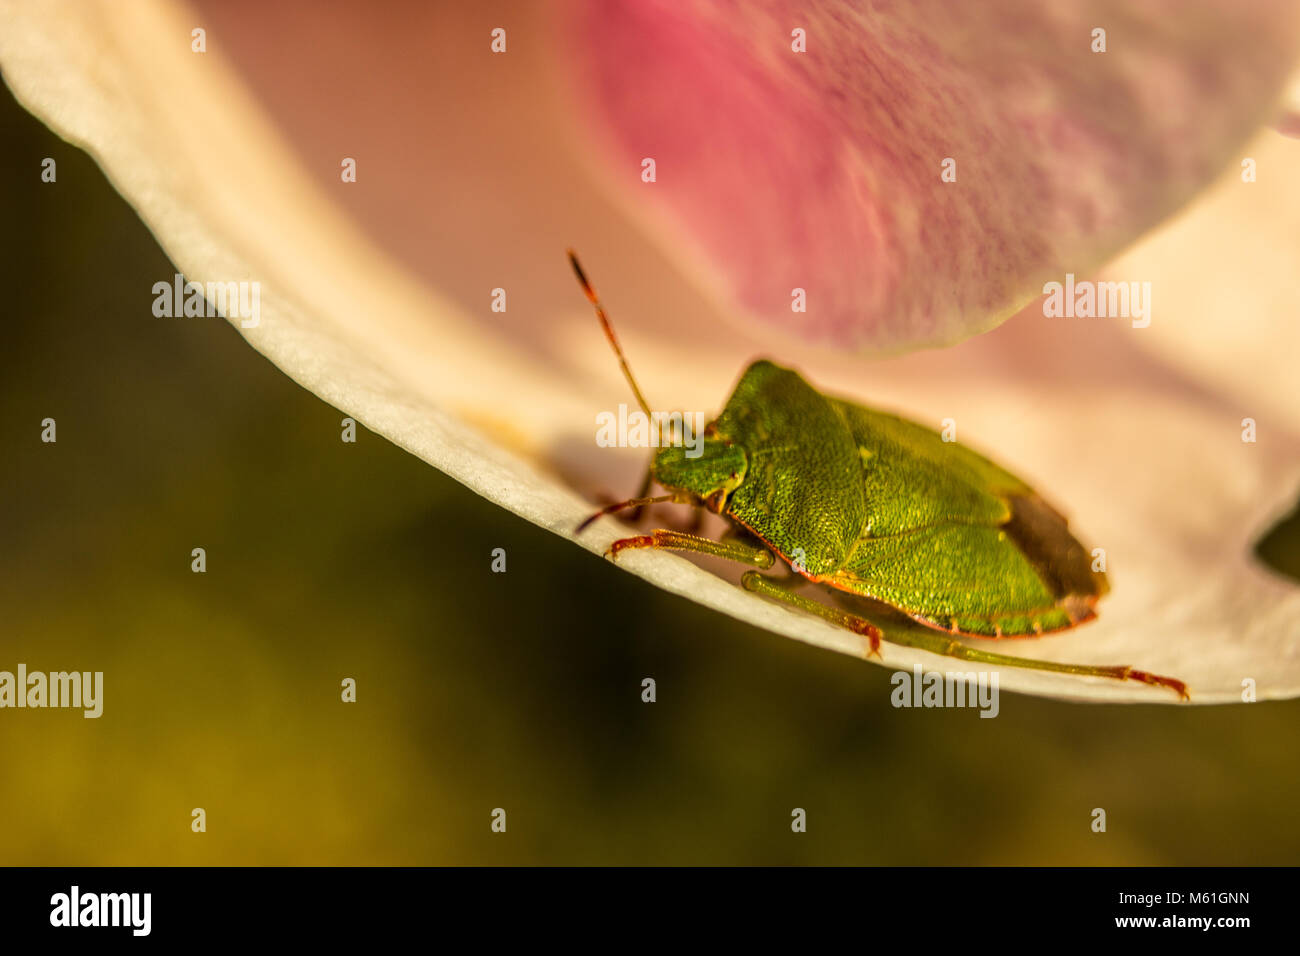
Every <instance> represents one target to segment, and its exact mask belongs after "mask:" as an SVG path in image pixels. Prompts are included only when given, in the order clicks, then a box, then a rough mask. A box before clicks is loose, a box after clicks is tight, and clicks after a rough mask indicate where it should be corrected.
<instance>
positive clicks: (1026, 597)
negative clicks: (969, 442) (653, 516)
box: [652, 360, 1108, 637]
mask: <svg viewBox="0 0 1300 956" xmlns="http://www.w3.org/2000/svg"><path fill="white" fill-rule="evenodd" d="M652 471H653V476H654V478H655V480H656V481H658V482H659V483H660V484H661V485H663V486H664V487H666V488H669V489H671V490H673V491H683V492H687V493H689V494H691V495H693V496H696V497H698V498H700V499H703V500H704V501H705V502H706V503H707V504H708V506H709V507H710V508H711V509H712V510H714V511H716V512H718V513H719V514H721V515H722V516H723V517H725V518H727V519H730V520H731V521H734V522H735V523H737V524H738V525H741V526H742V527H744V528H746V529H748V531H750V532H751V533H752V534H753V535H755V536H756V537H758V538H760V539H761V540H762V541H763V542H764V543H765V544H766V545H767V546H768V547H769V548H770V549H772V550H773V551H775V552H776V553H777V554H779V555H780V556H781V557H782V558H783V559H784V560H785V561H786V562H788V563H790V564H792V565H793V566H794V568H795V570H797V571H799V572H800V573H802V574H804V575H805V576H806V577H808V578H811V579H812V580H814V581H818V582H820V583H823V584H826V585H829V586H831V587H833V588H836V589H838V590H841V591H847V592H851V593H854V594H860V595H863V596H866V597H869V598H872V599H875V600H878V601H881V602H884V603H885V604H888V605H891V606H893V607H895V608H898V609H899V610H901V611H903V612H904V613H906V614H908V615H910V616H912V617H913V618H915V619H917V620H918V621H921V622H922V623H925V624H928V625H932V626H934V627H938V628H941V629H943V630H947V631H952V632H954V633H959V634H968V635H973V636H980V637H1002V636H1007V637H1012V636H1023V635H1032V634H1041V633H1047V632H1050V631H1057V630H1061V629H1064V628H1069V627H1072V626H1074V625H1075V624H1079V623H1081V622H1083V621H1086V620H1088V619H1090V618H1092V617H1093V616H1095V612H1094V610H1093V606H1094V604H1095V603H1096V601H1097V599H1098V598H1099V597H1101V595H1103V594H1105V593H1106V591H1107V590H1108V585H1107V582H1106V576H1105V574H1104V573H1101V572H1094V571H1093V570H1092V568H1091V559H1090V555H1089V554H1088V552H1087V551H1086V550H1085V549H1084V548H1083V546H1082V545H1080V544H1079V542H1078V541H1076V540H1075V538H1074V537H1073V535H1071V534H1070V532H1069V530H1068V528H1067V524H1066V520H1065V518H1063V517H1062V516H1061V515H1060V514H1059V513H1057V512H1056V511H1055V510H1054V509H1053V508H1051V506H1049V505H1048V504H1047V503H1046V502H1044V501H1043V499H1042V498H1040V497H1039V496H1038V495H1037V494H1035V493H1034V491H1033V490H1032V489H1031V488H1029V487H1028V486H1027V485H1026V484H1025V483H1024V482H1022V481H1021V480H1020V479H1018V478H1016V477H1015V476H1014V475H1012V474H1010V473H1008V472H1006V471H1004V470H1003V469H1001V468H999V467H998V466H997V465H995V464H993V463H992V462H990V461H989V460H988V459H986V458H983V457H981V456H980V455H977V454H975V453H974V452H972V451H970V450H969V449H967V448H963V447H962V446H961V445H959V444H956V443H955V442H945V441H944V440H943V439H942V438H941V437H940V436H939V434H938V433H937V432H934V431H932V430H931V429H928V428H925V427H923V426H921V425H918V424H916V423H914V422H910V421H907V420H906V419H903V418H899V417H897V416H895V415H889V414H885V413H883V412H877V411H872V410H871V409H867V408H863V407H862V406H861V405H857V404H854V403H853V402H849V401H845V400H843V399H837V398H832V397H829V396H826V395H823V394H822V393H820V392H819V391H817V390H816V389H815V388H813V387H812V386H811V385H809V384H808V383H807V382H806V381H805V380H804V379H803V378H802V377H801V376H800V375H799V374H798V373H797V372H794V371H791V370H790V369H786V368H782V367H780V366H778V365H775V364H774V363H772V362H769V361H766V360H760V361H757V362H754V363H753V364H752V365H750V366H749V368H748V369H746V370H745V373H744V375H743V376H742V377H741V379H740V382H739V383H738V384H737V386H736V389H735V391H734V392H733V393H732V396H731V399H730V400H729V401H728V402H727V405H726V408H725V409H724V410H723V412H722V414H721V415H719V416H718V418H717V420H716V421H714V422H712V423H710V425H709V426H708V429H707V431H706V440H705V442H704V444H703V448H702V452H701V454H700V455H699V457H697V458H688V457H686V454H685V449H683V448H680V447H669V448H663V449H661V450H660V451H659V452H658V453H657V454H656V455H655V459H654V463H653V466H652Z"/></svg>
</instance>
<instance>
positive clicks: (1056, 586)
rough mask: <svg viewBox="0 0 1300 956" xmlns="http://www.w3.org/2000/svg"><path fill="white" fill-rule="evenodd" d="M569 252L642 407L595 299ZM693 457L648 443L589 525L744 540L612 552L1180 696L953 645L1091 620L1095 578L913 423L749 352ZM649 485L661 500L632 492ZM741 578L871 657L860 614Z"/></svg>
mask: <svg viewBox="0 0 1300 956" xmlns="http://www.w3.org/2000/svg"><path fill="white" fill-rule="evenodd" d="M570 258H571V261H572V263H573V266H574V270H575V271H576V272H577V274H578V278H579V280H580V281H581V283H582V285H583V288H584V290H586V292H587V296H588V298H589V299H590V300H591V302H592V304H593V305H594V306H595V307H596V310H597V314H598V315H599V317H600V319H601V322H602V324H603V325H604V328H605V332H606V335H607V336H608V338H609V340H610V343H611V344H612V345H613V347H614V350H615V352H616V354H617V355H618V357H619V361H620V363H621V365H622V367H623V371H624V374H625V376H626V377H627V379H628V382H629V384H630V385H631V386H632V390H633V392H634V393H635V394H636V397H637V401H638V402H639V403H640V404H641V406H642V409H643V410H644V411H645V412H646V414H647V416H649V415H650V412H649V408H648V406H647V405H646V402H645V399H644V397H643V396H642V395H641V391H640V389H639V387H638V386H637V385H636V383H635V380H634V379H633V378H632V374H631V371H630V369H629V368H628V365H627V361H626V359H625V358H624V357H623V354H622V350H621V348H620V347H619V345H618V341H617V339H616V337H615V336H614V334H613V330H612V328H611V327H610V325H609V321H608V319H607V318H606V316H605V313H604V309H603V308H602V307H601V305H600V301H599V299H598V298H597V297H596V294H595V292H594V291H593V290H592V288H591V285H590V283H589V282H588V281H587V279H586V276H585V275H584V274H583V272H582V269H581V267H580V266H579V265H578V262H577V259H576V258H574V257H573V254H572V253H570ZM692 454H694V455H695V457H691V456H690V455H688V454H687V449H686V448H684V447H678V446H673V445H669V446H668V447H662V448H660V449H659V451H658V452H656V454H655V456H654V459H653V461H652V463H651V466H650V471H649V474H648V475H647V480H646V487H645V489H644V490H643V492H642V494H641V495H639V496H638V497H636V498H633V499H631V500H630V501H626V502H621V503H620V504H618V505H614V506H612V507H610V508H606V509H604V510H603V511H601V512H599V513H597V515H594V516H593V517H592V518H591V519H589V521H590V520H594V519H595V518H597V517H599V516H600V515H603V514H609V513H612V512H615V511H618V510H621V509H623V508H629V507H639V506H642V505H646V504H651V503H655V502H663V501H672V502H676V503H680V504H686V505H694V506H697V507H703V508H706V509H708V510H709V511H712V512H714V513H716V514H718V515H721V516H722V517H723V518H725V519H727V520H728V521H729V522H730V523H731V524H732V525H733V527H734V528H736V529H737V530H738V531H740V532H742V534H743V538H728V539H724V540H722V541H714V540H712V539H709V538H704V537H700V536H697V535H693V534H687V533H684V532H680V531H671V530H666V529H660V530H656V531H652V532H650V533H649V534H644V535H638V536H636V537H632V538H624V539H621V540H619V541H616V542H614V544H613V545H612V546H611V548H610V554H611V556H612V557H615V558H617V556H618V555H619V554H620V553H622V552H623V551H626V550H628V549H631V548H667V549H673V550H681V551H694V552H698V553H704V554H712V555H717V556H720V557H724V558H729V559H732V560H736V561H741V562H744V563H747V564H750V565H752V566H753V567H754V568H758V569H763V570H766V569H768V568H771V567H772V566H773V565H774V564H775V562H776V559H777V558H780V559H781V560H782V561H783V562H785V563H786V564H788V565H789V566H790V567H791V568H792V570H793V571H795V572H796V573H797V574H799V575H801V576H802V577H803V578H806V579H808V580H810V581H813V582H816V583H817V584H821V585H825V586H827V587H830V588H833V589H835V590H837V591H841V592H845V593H849V594H855V595H859V596H861V597H864V598H869V599H871V600H873V601H877V602H881V603H883V604H886V605H888V606H890V607H892V608H895V609H897V610H898V611H901V612H902V613H904V614H906V615H908V616H909V617H911V618H912V619H913V620H915V621H917V622H919V623H921V624H923V625H925V626H926V629H911V630H909V631H907V632H906V633H905V634H904V633H903V632H902V631H901V630H900V631H899V632H898V633H897V634H896V633H895V632H894V631H891V634H890V640H891V641H895V642H898V643H906V644H909V645H911V646H917V647H922V648H924V649H926V650H930V651H934V652H936V653H940V654H944V655H947V656H950V657H958V658H962V659H964V660H970V661H975V662H981V663H986V664H991V665H1004V666H1017V667H1028V668H1034V669H1040V670H1050V671H1058V672H1063V673H1070V674H1080V675H1091V676H1101V677H1111V678H1116V679H1121V680H1125V679H1127V680H1138V681H1142V682H1145V683H1148V684H1153V685H1157V686H1164V687H1168V688H1170V689H1172V690H1174V691H1176V692H1177V693H1178V694H1179V695H1180V696H1183V697H1186V696H1187V694H1186V688H1185V686H1184V685H1183V683H1182V682H1181V681H1178V680H1175V679H1173V678H1168V677H1160V676H1158V675H1155V674H1150V673H1147V672H1145V671H1140V670H1135V669H1133V668H1131V667H1127V666H1116V667H1097V666H1089V665H1074V664H1059V663H1054V662H1050V661H1036V660H1029V659H1022V658H1016V657H1010V656H1007V655H1002V654H995V653H992V652H987V651H983V650H980V649H978V648H975V647H971V646H970V645H967V644H965V643H962V642H961V641H958V640H957V639H956V637H957V636H974V637H985V638H1005V637H1026V636H1038V635H1042V634H1047V633H1051V632H1053V631H1061V630H1065V629H1068V628H1072V627H1075V626H1077V625H1079V624H1082V623H1084V622H1085V621H1089V620H1091V619H1092V618H1094V617H1095V616H1096V610H1095V607H1096V603H1097V601H1098V599H1099V598H1100V597H1101V596H1102V595H1104V594H1105V593H1106V592H1107V590H1108V589H1109V586H1108V583H1107V581H1106V576H1105V574H1104V573H1103V572H1100V571H1097V572H1094V571H1093V570H1092V567H1091V556H1090V555H1089V553H1088V552H1087V551H1086V550H1085V549H1084V548H1083V546H1082V545H1081V544H1079V542H1078V541H1077V540H1075V538H1074V536H1073V535H1072V534H1071V533H1070V531H1069V529H1068V526H1067V523H1066V520H1065V518H1064V517H1062V516H1061V515H1060V514H1059V513H1058V512H1057V511H1055V510H1054V509H1053V508H1052V507H1051V506H1050V505H1048V504H1047V503H1046V502H1044V501H1043V499H1042V498H1040V497H1039V496H1038V495H1037V494H1036V493H1035V492H1034V491H1033V490H1032V489H1031V488H1030V487H1029V486H1027V485H1026V484H1025V483H1024V482H1022V481H1021V480H1020V479H1018V478H1016V477H1015V476H1014V475H1012V474H1010V473H1009V472H1007V471H1005V470H1003V469H1002V468H999V467H998V466H997V465H995V464H993V463H992V462H991V461H989V460H987V459H986V458H983V457H982V456H980V455H978V454H976V453H975V452H972V451H970V450H969V449H967V448H964V447H962V446H960V445H958V444H956V443H953V442H945V441H943V439H942V438H941V437H940V436H939V435H938V434H937V433H936V432H934V431H931V430H930V429H928V428H925V427H924V426H921V425H918V424H916V423H914V422H910V421H907V420H906V419H903V418H899V417H897V416H894V415H889V414H885V413H882V412H878V411H874V410H872V409H868V408H864V407H862V406H861V405H857V404H855V403H853V402H850V401H847V400H844V399H840V398H834V397H830V396H826V395H823V394H822V393H821V392H819V391H818V390H817V389H815V388H813V386H811V385H810V384H808V382H806V381H805V380H804V379H803V378H802V377H801V376H800V375H799V374H798V373H797V372H795V371H792V370H790V369H787V368H782V367H781V366H779V365H776V364H774V363H772V362H769V361H766V360H760V361H757V362H754V363H753V364H752V365H750V366H749V368H748V369H746V370H745V372H744V374H743V375H742V376H741V378H740V381H739V383H738V384H737V385H736V388H735V391H734V392H733V393H732V395H731V398H730V400H729V401H728V402H727V404H726V407H725V408H724V409H723V411H722V413H721V414H720V415H719V416H718V417H717V419H716V420H714V421H713V422H710V423H709V425H708V426H707V428H706V429H705V433H704V441H703V443H702V445H700V446H698V447H696V448H695V449H693V450H692ZM652 483H657V484H659V485H661V486H663V487H664V488H665V489H666V490H667V492H668V494H665V495H661V496H658V497H646V492H647V491H648V490H649V486H650V485H651V484H652ZM584 527H585V525H584ZM580 530H581V529H580ZM745 539H748V540H745ZM751 542H752V543H751ZM741 582H742V584H743V585H744V587H745V588H746V589H748V590H751V591H754V592H756V593H759V594H763V595H764V596H766V597H769V598H773V599H776V600H779V601H782V602H784V603H787V604H790V605H793V606H794V607H797V608H800V609H802V610H805V611H808V612H810V613H813V614H817V615H818V616H821V617H823V618H826V619H828V620H830V621H832V622H833V623H836V624H839V625H841V626H843V627H847V628H849V629H850V630H853V631H855V632H857V633H859V634H862V635H863V636H864V637H865V638H867V640H868V641H869V643H870V647H871V649H872V651H873V652H877V651H878V648H879V644H880V641H881V638H882V634H881V631H880V629H879V628H878V627H876V626H875V625H874V624H872V623H871V622H870V621H868V620H866V619H865V618H864V617H861V616H859V615H856V614H852V613H849V612H846V611H842V610H838V609H836V608H832V607H830V606H828V605H826V604H823V603H821V602H818V601H814V600H812V599H810V598H808V597H806V596H804V595H801V594H798V593H795V592H794V591H793V590H791V589H790V587H789V586H788V585H786V584H785V583H783V582H782V581H780V580H778V579H776V578H772V577H768V576H765V575H763V574H760V573H759V572H758V571H756V570H752V571H749V572H746V574H745V575H744V576H743V577H742V579H741ZM927 629H928V630H927ZM941 632H942V633H941Z"/></svg>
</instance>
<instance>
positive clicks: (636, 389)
mask: <svg viewBox="0 0 1300 956" xmlns="http://www.w3.org/2000/svg"><path fill="white" fill-rule="evenodd" d="M568 253H569V263H570V264H571V265H572V266H573V272H574V274H575V275H577V277H578V283H579V284H580V285H581V286H582V291H583V292H585V293H586V294H587V301H588V302H590V303H591V304H592V305H593V306H595V308H596V317H597V318H598V319H600V325H601V327H602V328H603V329H604V330H605V338H607V339H609V344H610V346H611V347H612V348H613V349H614V354H615V355H617V356H618V364H619V365H620V366H621V367H622V369H623V377H624V378H625V379H627V384H628V385H630V386H631V387H632V394H633V395H635V396H636V403H637V404H638V405H640V406H641V411H643V412H645V417H646V419H647V420H649V421H651V422H656V423H658V424H659V429H660V432H661V433H662V431H663V424H662V422H661V421H660V419H658V418H656V417H655V415H654V413H652V412H651V411H650V405H649V403H648V402H646V400H645V396H644V395H642V394H641V387H640V386H639V385H637V383H636V379H635V378H633V377H632V369H631V368H630V367H629V366H628V364H627V356H625V355H624V354H623V348H622V346H620V345H619V344H618V336H616V335H615V334H614V327H613V326H612V325H610V324H609V316H607V315H606V314H605V307H604V306H603V305H601V304H600V297H599V296H597V295H596V290H595V289H593V288H592V287H591V281H590V280H589V279H588V278H587V273H585V272H583V271H582V266H581V265H580V264H579V263H578V256H577V254H576V253H574V251H573V250H572V249H570V250H568Z"/></svg>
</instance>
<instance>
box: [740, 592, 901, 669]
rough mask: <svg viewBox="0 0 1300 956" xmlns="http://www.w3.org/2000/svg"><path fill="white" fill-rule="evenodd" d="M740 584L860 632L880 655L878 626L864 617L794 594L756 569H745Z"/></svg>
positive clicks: (874, 652) (874, 651)
mask: <svg viewBox="0 0 1300 956" xmlns="http://www.w3.org/2000/svg"><path fill="white" fill-rule="evenodd" d="M740 583H741V585H742V586H743V587H744V589H745V590H746V591H753V592H754V593H755V594H761V595H763V597H769V598H773V599H774V600H777V601H782V602H784V603H785V604H789V605H791V606H793V607H797V608H799V610H801V611H808V612H809V613H810V614H816V615H817V616H818V617H821V618H825V619H826V620H828V621H830V622H831V623H832V624H838V625H839V626H840V627H844V628H848V629H849V630H850V631H853V632H854V633H855V634H861V635H862V636H863V637H865V638H866V639H867V640H868V641H869V642H870V644H871V653H872V654H875V655H876V656H877V657H879V656H880V636H881V635H880V628H878V627H876V625H874V624H872V623H871V622H870V621H868V620H867V619H866V618H862V617H858V616H857V615H856V614H850V613H849V612H848V611H841V610H838V609H837V608H833V607H827V606H826V605H825V604H820V603H818V602H817V601H814V600H812V599H811V598H806V597H804V596H803V595H802V594H795V593H794V592H793V591H791V590H790V589H789V588H788V587H786V586H785V585H783V584H781V583H779V582H777V581H773V580H772V579H771V578H768V577H764V576H763V575H761V574H759V573H758V572H757V571H746V572H745V573H744V575H743V576H742V577H741V579H740Z"/></svg>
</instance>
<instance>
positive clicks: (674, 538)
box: [606, 528, 776, 568]
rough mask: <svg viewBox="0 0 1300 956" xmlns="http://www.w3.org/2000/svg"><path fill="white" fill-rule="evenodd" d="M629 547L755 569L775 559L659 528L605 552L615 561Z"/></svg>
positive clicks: (735, 544) (729, 543)
mask: <svg viewBox="0 0 1300 956" xmlns="http://www.w3.org/2000/svg"><path fill="white" fill-rule="evenodd" d="M629 548H663V549H667V550H669V551H694V552H696V553H697V554H711V555H713V556H714V557H718V558H726V559H727V560H728V561H740V562H742V563H744V564H751V565H753V566H754V567H756V568H770V567H771V566H772V562H773V561H775V560H776V559H775V558H774V557H773V556H772V552H771V551H768V550H767V549H766V548H756V547H754V546H753V545H749V544H745V543H744V542H743V541H714V540H713V539H712V538H703V537H700V536H699V535H695V534H687V533H686V532H684V531H667V530H665V529H663V528H660V529H658V530H655V531H651V532H650V533H649V534H642V535H637V536H636V537H635V538H620V539H619V540H618V541H615V542H614V543H613V544H611V545H610V546H609V550H608V551H607V552H606V554H608V555H609V556H610V557H611V558H614V559H615V560H617V559H618V556H619V554H620V553H621V552H623V551H626V550H628V549H629Z"/></svg>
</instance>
